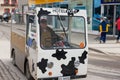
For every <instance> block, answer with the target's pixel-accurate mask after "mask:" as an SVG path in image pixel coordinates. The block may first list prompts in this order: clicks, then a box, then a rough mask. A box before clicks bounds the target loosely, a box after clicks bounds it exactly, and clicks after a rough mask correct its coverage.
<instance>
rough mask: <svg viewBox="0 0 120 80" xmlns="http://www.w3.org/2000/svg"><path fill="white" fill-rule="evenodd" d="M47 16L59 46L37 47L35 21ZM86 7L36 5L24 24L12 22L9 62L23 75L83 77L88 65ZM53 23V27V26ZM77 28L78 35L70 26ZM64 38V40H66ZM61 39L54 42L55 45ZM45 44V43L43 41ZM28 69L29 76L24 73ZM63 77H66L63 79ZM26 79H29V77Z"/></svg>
mask: <svg viewBox="0 0 120 80" xmlns="http://www.w3.org/2000/svg"><path fill="white" fill-rule="evenodd" d="M43 15H45V16H47V19H48V21H49V22H48V25H49V26H50V27H51V28H52V29H53V30H54V31H55V33H56V34H58V35H59V36H61V35H62V34H64V37H63V38H64V40H65V41H63V40H62V41H63V45H62V46H61V45H60V46H53V47H50V48H45V47H42V46H41V39H42V38H41V31H40V29H41V28H40V25H39V20H40V18H41V16H43ZM86 17H87V15H86V10H84V9H82V10H76V9H73V10H67V9H60V8H40V7H36V8H35V10H33V11H31V12H28V13H27V14H26V24H25V25H24V24H23V25H21V24H13V25H12V29H11V56H12V58H13V62H14V64H15V65H17V66H18V67H19V68H20V69H21V70H22V71H23V72H25V73H26V75H27V78H28V79H29V78H31V77H30V76H32V77H33V78H34V79H35V80H40V79H47V80H48V79H53V78H54V79H57V80H58V79H59V80H68V79H72V78H79V77H86V75H87V64H88V55H87V54H88V36H87V18H86ZM56 26H57V27H56ZM73 26H75V27H77V29H78V31H82V33H81V34H80V33H77V35H79V36H80V38H78V39H76V38H75V37H76V33H73V32H72V27H73ZM66 38H67V39H66ZM59 42H61V41H58V42H57V44H61V43H59ZM46 43H47V42H46ZM27 67H28V69H29V71H30V76H28V75H29V74H27V73H28V72H29V71H28V69H27ZM65 78H66V79H65ZM29 80H30V79H29Z"/></svg>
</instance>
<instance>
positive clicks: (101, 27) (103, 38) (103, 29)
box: [99, 17, 110, 43]
mask: <svg viewBox="0 0 120 80" xmlns="http://www.w3.org/2000/svg"><path fill="white" fill-rule="evenodd" d="M106 19H107V18H106V17H102V18H101V23H100V25H99V31H100V43H102V42H103V43H105V42H106V33H107V32H108V27H109V26H110V25H109V24H108V23H107V21H106Z"/></svg>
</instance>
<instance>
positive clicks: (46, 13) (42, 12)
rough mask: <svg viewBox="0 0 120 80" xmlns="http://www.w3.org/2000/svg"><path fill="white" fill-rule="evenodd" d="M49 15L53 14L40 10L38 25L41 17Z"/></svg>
mask: <svg viewBox="0 0 120 80" xmlns="http://www.w3.org/2000/svg"><path fill="white" fill-rule="evenodd" d="M49 13H51V12H49V11H47V10H43V9H42V8H41V9H40V11H39V12H38V15H37V16H38V23H40V17H41V16H43V15H48V14H49Z"/></svg>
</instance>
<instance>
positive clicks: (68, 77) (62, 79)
mask: <svg viewBox="0 0 120 80" xmlns="http://www.w3.org/2000/svg"><path fill="white" fill-rule="evenodd" d="M58 80H70V76H65V77H58Z"/></svg>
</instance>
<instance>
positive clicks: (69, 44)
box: [39, 15, 85, 49]
mask: <svg viewBox="0 0 120 80" xmlns="http://www.w3.org/2000/svg"><path fill="white" fill-rule="evenodd" d="M39 26H40V46H41V48H43V49H56V48H68V49H78V48H84V47H85V19H84V17H80V16H76V17H75V16H73V17H72V16H70V17H68V16H53V15H52V16H50V15H49V16H41V17H40V20H39ZM75 30H76V31H79V33H76V32H74V31H75ZM80 32H82V33H80ZM80 43H82V47H80Z"/></svg>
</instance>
